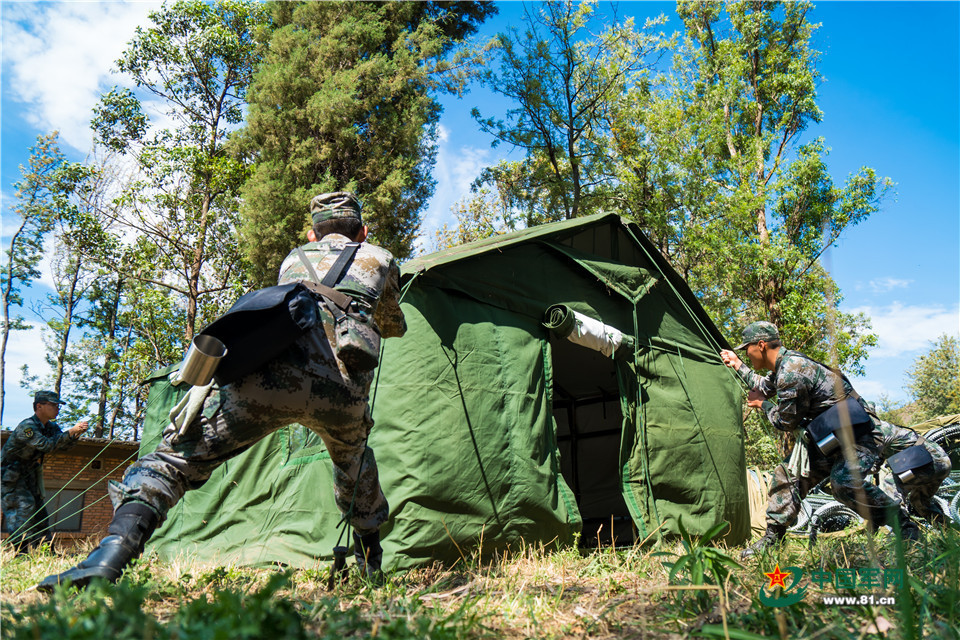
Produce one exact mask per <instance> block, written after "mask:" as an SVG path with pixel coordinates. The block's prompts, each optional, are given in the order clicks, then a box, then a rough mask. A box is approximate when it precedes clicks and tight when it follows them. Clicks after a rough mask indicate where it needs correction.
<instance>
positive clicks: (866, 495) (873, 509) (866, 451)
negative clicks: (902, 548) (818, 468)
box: [830, 438, 918, 538]
mask: <svg viewBox="0 0 960 640" xmlns="http://www.w3.org/2000/svg"><path fill="white" fill-rule="evenodd" d="M878 457H879V454H878V452H877V449H876V446H875V445H874V444H873V442H872V438H871V439H869V440H868V439H867V438H863V439H861V440H858V441H857V443H856V447H855V455H854V456H853V460H850V461H848V460H847V458H846V456H842V455H841V456H840V457H839V458H838V459H836V460H835V461H834V463H833V468H832V469H831V472H830V484H831V486H832V487H833V495H834V497H835V498H836V499H837V500H839V501H840V502H842V503H843V504H844V505H846V506H848V507H850V508H851V509H853V510H854V511H856V512H857V513H859V514H860V515H861V516H862V517H863V518H864V519H865V520H866V521H867V524H868V526H870V527H872V528H876V527H880V526H883V525H885V524H891V525H892V524H893V522H894V520H895V519H899V521H900V526H901V529H902V530H903V532H904V535H905V536H906V537H909V538H914V537H916V535H918V531H917V530H916V524H915V523H913V522H912V521H911V520H910V519H909V517H907V515H906V512H905V510H904V509H903V508H902V507H901V505H900V503H899V502H898V501H897V500H896V499H894V498H892V497H890V496H889V495H887V494H886V493H884V492H883V491H882V490H881V489H880V488H879V487H878V486H876V485H875V484H873V483H872V482H870V481H869V480H868V474H869V473H870V472H871V471H872V470H873V468H874V467H875V466H876V463H877V459H878Z"/></svg>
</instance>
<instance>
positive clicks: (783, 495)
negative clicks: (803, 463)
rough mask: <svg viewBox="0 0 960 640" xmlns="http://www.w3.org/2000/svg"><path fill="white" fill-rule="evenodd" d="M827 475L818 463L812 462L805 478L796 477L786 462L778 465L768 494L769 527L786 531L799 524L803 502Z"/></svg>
mask: <svg viewBox="0 0 960 640" xmlns="http://www.w3.org/2000/svg"><path fill="white" fill-rule="evenodd" d="M811 462H813V460H811ZM825 477H826V472H825V471H824V469H822V468H820V467H819V466H818V465H816V464H811V466H810V474H809V475H808V476H806V477H804V478H794V477H793V475H792V474H791V473H790V472H789V471H788V470H787V467H786V465H785V464H780V465H777V468H776V469H775V470H774V472H773V479H772V480H771V482H770V491H769V493H768V495H767V527H770V526H771V525H772V526H774V527H778V528H781V529H783V530H784V531H786V530H787V529H789V528H790V527H792V526H793V525H795V524H797V519H798V517H799V515H800V505H801V502H803V499H804V498H805V497H806V496H807V493H809V491H810V489H811V488H812V487H814V486H816V485H817V483H819V482H820V481H821V480H823V479H824V478H825Z"/></svg>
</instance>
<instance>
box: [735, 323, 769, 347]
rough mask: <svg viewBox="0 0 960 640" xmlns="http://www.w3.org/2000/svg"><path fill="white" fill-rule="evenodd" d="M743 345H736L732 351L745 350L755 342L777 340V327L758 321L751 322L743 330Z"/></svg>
mask: <svg viewBox="0 0 960 640" xmlns="http://www.w3.org/2000/svg"><path fill="white" fill-rule="evenodd" d="M741 337H742V339H743V344H740V345H737V346H736V347H734V349H745V348H746V347H747V345H748V344H753V343H755V342H760V341H761V340H763V341H764V342H769V341H770V340H779V339H780V332H779V331H777V327H776V326H775V325H774V324H773V323H772V322H765V321H763V320H760V321H758V322H751V323H750V324H748V325H747V326H746V327H744V329H743V335H742V336H741Z"/></svg>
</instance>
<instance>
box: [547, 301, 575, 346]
mask: <svg viewBox="0 0 960 640" xmlns="http://www.w3.org/2000/svg"><path fill="white" fill-rule="evenodd" d="M573 314H574V311H573V310H572V309H571V308H570V307H568V306H567V305H565V304H554V305H551V306H549V307H547V311H546V312H545V313H544V314H543V326H544V327H546V328H547V329H549V330H550V331H551V332H552V333H553V335H554V336H556V337H557V338H560V339H561V340H562V339H564V338H566V337H567V336H569V335H570V334H571V333H572V332H573V329H574V327H576V326H577V320H576V318H575V317H574V315H573Z"/></svg>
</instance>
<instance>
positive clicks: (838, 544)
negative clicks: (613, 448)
mask: <svg viewBox="0 0 960 640" xmlns="http://www.w3.org/2000/svg"><path fill="white" fill-rule="evenodd" d="M707 542H709V540H708V541H707ZM739 551H740V549H739V548H736V549H725V548H723V546H722V544H721V545H719V546H718V547H713V546H711V545H709V544H704V543H703V541H700V540H686V541H676V542H670V543H660V544H657V545H652V546H646V547H639V546H637V547H626V548H611V547H604V548H599V549H594V550H590V551H585V550H584V551H581V550H577V549H566V550H561V551H547V550H545V549H543V548H536V547H531V548H526V549H521V550H518V551H516V552H514V553H511V554H508V555H505V556H503V557H500V558H498V559H497V560H496V561H493V562H489V563H480V562H477V561H475V560H471V559H466V560H464V561H461V562H459V563H457V564H456V565H455V566H452V567H441V566H439V565H437V566H432V567H427V568H422V569H417V570H414V571H409V572H406V573H401V574H395V575H390V576H388V578H387V580H386V582H385V584H383V585H382V586H380V587H376V586H374V585H371V584H368V583H365V582H363V581H362V580H360V579H359V578H358V577H356V576H354V577H352V578H351V579H350V580H348V581H347V582H345V583H342V584H338V585H336V586H335V587H334V588H333V590H328V588H327V577H328V574H329V566H328V565H327V564H326V563H318V564H317V566H316V567H312V568H308V569H300V570H295V571H289V570H283V569H282V568H277V569H276V570H268V569H242V568H235V567H217V568H202V567H199V566H195V565H187V564H179V563H163V562H160V561H158V560H156V559H152V558H149V557H147V558H145V559H144V560H142V561H141V562H139V563H138V564H136V565H135V566H133V567H132V568H131V569H130V570H128V571H127V573H126V574H125V576H124V578H123V580H122V581H121V582H120V583H119V584H118V585H116V586H109V585H102V586H101V585H97V586H95V587H91V588H89V589H87V590H86V591H85V592H82V593H77V592H76V591H75V590H66V591H59V592H57V593H55V594H53V595H52V596H46V595H43V594H41V593H38V592H37V591H36V590H35V589H34V588H33V585H35V584H36V583H37V582H38V581H39V580H40V579H42V578H43V577H44V576H45V575H47V574H49V573H52V572H57V571H62V570H64V569H66V568H67V567H69V566H71V565H73V564H75V563H76V562H77V561H78V560H79V559H81V558H82V556H80V555H79V554H77V555H73V554H70V555H62V554H58V553H51V552H50V551H49V550H48V549H45V548H44V549H41V550H40V551H38V552H35V553H34V554H32V555H29V556H21V557H18V558H15V557H13V554H12V552H11V551H10V550H9V549H6V548H5V549H4V551H3V555H2V589H0V590H2V602H3V605H2V607H3V608H2V637H3V638H30V639H33V638H55V639H57V640H72V639H75V638H91V639H93V638H96V639H98V640H99V639H104V638H149V639H160V638H181V639H187V638H191V639H192V638H210V639H220V638H222V639H224V640H239V639H241V638H391V639H398V638H434V639H446V638H511V639H513V638H516V639H520V638H694V637H707V638H724V637H729V638H735V639H751V638H759V637H768V638H783V639H787V638H824V639H827V638H850V639H854V638H856V639H865V638H877V637H888V638H905V639H907V638H910V639H913V638H917V639H918V638H950V639H957V638H960V633H958V628H960V534H958V533H957V532H955V531H951V530H947V531H930V532H928V533H927V535H926V536H925V538H924V540H923V541H922V542H920V543H916V544H910V545H906V546H905V545H901V544H898V543H896V542H895V539H894V538H893V536H892V535H890V534H889V533H885V532H883V531H881V532H879V533H877V534H874V535H870V534H867V533H866V532H865V531H863V529H862V528H861V529H859V530H857V529H852V530H849V529H848V530H847V531H844V532H840V533H836V534H829V535H826V536H822V537H821V538H820V539H819V540H818V541H817V544H816V545H815V546H814V547H813V548H809V546H808V544H807V541H806V540H805V539H800V538H792V539H791V540H790V542H789V543H788V544H786V545H785V546H784V547H783V548H781V549H779V550H778V551H777V552H776V553H774V554H772V555H771V556H769V557H761V558H755V559H752V560H749V561H746V562H744V563H743V564H742V565H737V564H734V563H733V562H732V561H731V558H739ZM777 565H779V567H780V568H781V569H782V570H784V571H786V570H787V569H786V568H787V567H798V568H799V569H800V570H802V572H803V575H802V576H801V578H800V580H799V581H798V583H797V585H792V584H791V579H790V578H787V580H786V582H785V584H786V585H787V586H788V587H790V589H788V590H787V591H786V592H784V591H780V590H779V589H777V590H774V591H773V592H767V591H764V594H767V595H770V596H771V597H773V598H775V600H777V599H779V600H780V601H781V602H784V601H785V600H783V598H784V597H785V596H788V595H790V594H795V593H796V592H797V589H796V588H794V586H796V587H798V588H801V589H802V588H806V592H805V593H804V594H802V598H801V599H800V601H799V602H797V603H796V604H792V605H788V606H771V605H770V604H769V603H770V601H769V600H767V602H768V604H764V603H763V602H761V597H762V596H761V587H762V586H766V585H768V584H769V579H768V578H767V577H766V576H764V573H765V572H773V571H774V567H775V566H777ZM898 567H905V570H904V571H898V569H897V568H898ZM851 570H853V571H852V573H851ZM728 571H729V572H728ZM814 571H819V572H821V573H819V574H814V573H813V572H814ZM827 572H829V573H827ZM671 574H672V575H671ZM827 576H832V577H833V581H827V579H826V577H827ZM851 576H854V577H853V578H852V579H853V580H856V581H857V582H856V583H853V582H851ZM898 576H900V577H901V578H902V580H900V582H901V584H900V585H899V586H898V585H897V584H895V583H896V582H897V580H896V579H897V577H898ZM814 578H816V579H817V580H818V582H815V581H814ZM841 578H842V580H841ZM881 578H889V579H890V580H889V582H888V584H887V587H886V588H884V587H883V585H882V580H881ZM838 580H841V582H840V586H839V588H838V586H837V581H838ZM864 581H866V582H867V584H866V586H864V585H863V582H864ZM873 581H876V582H879V583H880V584H878V585H871V582H873ZM718 583H719V586H718ZM838 595H843V596H849V597H854V598H857V599H861V598H862V599H863V600H864V601H867V602H868V601H869V597H870V596H873V597H874V601H875V602H879V598H881V597H884V598H887V597H892V598H896V599H897V602H896V604H894V605H889V604H885V605H877V604H874V605H872V606H871V605H870V604H869V603H867V604H854V605H840V606H836V605H825V604H824V603H823V597H824V596H828V597H832V596H838ZM774 604H779V603H778V602H776V601H774Z"/></svg>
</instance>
